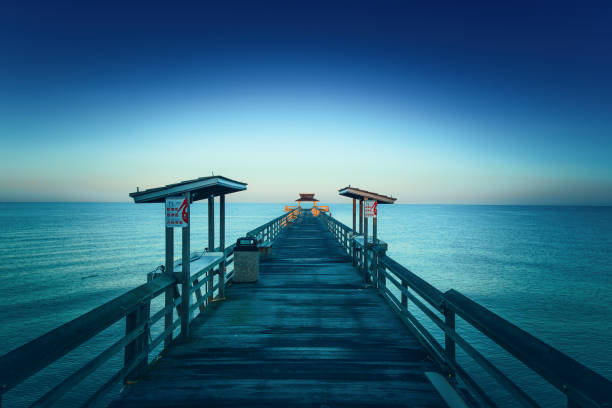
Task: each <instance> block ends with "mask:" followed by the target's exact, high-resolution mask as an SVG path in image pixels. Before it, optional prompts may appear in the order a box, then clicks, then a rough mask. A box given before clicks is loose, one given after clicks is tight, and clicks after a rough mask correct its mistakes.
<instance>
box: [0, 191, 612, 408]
mask: <svg viewBox="0 0 612 408" xmlns="http://www.w3.org/2000/svg"><path fill="white" fill-rule="evenodd" d="M282 208H283V204H239V203H228V204H227V210H226V213H227V221H226V223H227V227H226V229H227V239H226V242H228V243H232V242H234V241H235V240H236V238H238V237H239V236H241V235H244V233H245V232H246V231H248V230H250V229H252V228H255V227H257V226H259V225H261V224H263V223H265V222H267V221H269V220H271V219H272V218H274V217H276V216H278V215H280V214H281V213H282ZM351 209H352V207H351V205H350V204H335V205H334V204H332V205H331V210H332V213H333V215H334V216H335V217H336V218H338V219H339V220H340V221H342V222H343V223H345V224H346V225H349V226H350V223H351V222H352V221H351ZM206 213H207V207H206V204H205V203H202V204H200V203H196V204H195V205H194V206H193V207H192V220H193V222H192V250H198V249H203V248H204V247H205V246H206V245H207V243H206V240H207V227H206V221H207V220H206ZM216 214H217V215H218V211H216ZM215 225H216V227H217V228H218V220H216V222H215ZM378 231H379V237H380V238H381V239H383V240H385V241H387V242H388V244H389V251H388V255H390V256H391V257H392V258H394V259H395V260H397V261H398V262H400V263H401V264H403V265H404V266H406V267H407V268H409V269H410V270H412V271H413V272H415V273H416V274H418V275H419V276H421V277H423V278H424V279H426V280H427V281H429V282H430V283H432V284H433V285H434V286H436V287H437V288H438V289H440V290H442V291H445V290H448V289H450V288H454V289H457V290H459V291H460V292H462V293H464V294H465V295H467V296H469V297H470V298H472V299H474V300H476V301H478V302H479V303H481V304H482V305H484V306H486V307H488V308H490V309H491V310H493V311H494V312H496V313H498V314H499V315H501V316H502V317H504V318H506V319H508V320H510V321H512V322H513V323H515V324H517V325H518V326H519V327H521V328H523V329H525V330H527V331H529V332H530V333H532V334H534V335H536V336H537V337H539V338H541V339H542V340H544V341H546V342H548V343H550V344H551V345H553V346H554V347H556V348H558V349H559V350H561V351H563V352H564V353H566V354H568V355H569V356H571V357H573V358H575V359H577V360H579V361H580V362H582V363H584V364H586V365H587V366H588V367H590V368H592V369H594V370H595V371H597V372H599V373H600V374H602V375H604V376H605V377H607V378H609V379H612V357H611V356H610V350H611V349H612V341H611V340H610V338H612V319H611V317H612V251H611V248H612V207H531V206H527V207H521V206H448V205H392V206H381V207H380V209H379V220H378ZM163 234H164V229H163V208H162V206H161V205H158V204H149V205H135V204H131V203H27V204H22V203H10V204H8V203H7V204H0V315H1V316H2V319H1V320H0V353H1V354H4V353H5V352H7V351H10V350H11V349H13V348H15V347H17V346H19V345H21V344H23V343H25V342H27V341H29V340H31V339H33V338H36V337H37V336H40V335H42V334H44V333H45V332H47V331H48V330H51V329H53V328H55V327H57V326H58V325H60V324H62V323H64V322H66V321H68V320H70V319H72V318H75V317H77V316H79V315H81V314H82V313H84V312H86V311H88V310H90V309H92V308H93V307H95V306H98V305H100V304H102V303H104V302H105V301H108V300H110V299H112V298H114V297H116V296H117V295H119V294H121V293H123V292H125V291H127V290H129V289H132V288H134V287H135V286H137V285H140V284H142V283H144V282H146V273H147V272H149V271H151V270H152V269H154V268H155V267H156V266H157V265H159V264H161V263H162V261H163V250H164V238H163V237H164V235H163ZM178 241H179V240H178V235H177V242H178ZM217 244H218V240H217ZM177 249H178V246H177ZM428 327H430V328H432V329H434V332H435V328H434V327H433V325H428ZM122 330H124V328H123V327H122V326H121V325H115V326H113V327H111V328H109V329H108V330H107V331H105V332H103V333H102V334H101V335H100V336H97V337H96V338H94V339H92V340H91V341H89V342H87V343H86V344H85V345H84V346H83V347H81V348H80V349H77V350H75V351H74V352H72V353H70V354H68V355H67V356H66V357H65V358H63V359H61V360H60V361H58V363H56V364H54V365H52V366H51V367H49V368H48V369H45V370H43V371H42V372H41V373H40V374H39V375H36V376H35V377H33V378H32V379H31V380H30V381H28V382H26V383H24V384H23V385H21V386H19V387H17V388H16V389H15V390H13V391H11V392H10V393H8V394H7V395H5V396H4V398H3V403H5V404H6V405H3V406H8V407H11V406H25V405H27V403H28V402H29V401H32V400H33V399H35V397H36V396H40V395H41V393H42V392H43V391H44V389H45V387H48V386H49V385H50V384H54V383H56V382H57V378H59V377H61V375H64V374H65V373H68V372H71V371H73V370H74V369H75V367H78V366H79V365H82V363H83V362H84V361H85V358H86V357H87V356H88V355H91V353H92V352H95V351H97V350H102V349H103V348H104V347H107V346H108V345H109V344H110V342H111V341H112V340H113V339H114V340H116V339H117V338H118V337H117V336H118V335H119V333H121V332H122ZM458 330H459V331H460V332H461V333H462V334H464V335H465V336H466V337H468V338H469V339H470V340H471V341H472V342H473V343H474V344H475V345H476V346H477V348H478V349H479V350H480V351H481V352H483V354H485V355H487V356H488V357H490V358H491V359H492V361H494V362H495V363H496V364H498V365H499V367H500V368H501V369H502V370H503V371H504V372H506V373H508V374H510V375H512V376H513V377H515V378H518V379H519V380H518V383H519V384H520V385H523V386H525V387H526V388H527V389H529V390H530V391H532V392H533V393H534V394H535V395H536V396H537V398H538V399H539V401H541V402H542V403H543V404H544V405H545V406H550V407H553V406H561V405H563V400H562V399H561V398H560V396H559V394H558V393H556V392H555V391H554V390H553V389H551V388H550V387H549V386H547V385H545V384H544V383H542V382H541V381H539V380H538V378H537V376H535V375H533V374H532V373H531V372H530V371H529V370H528V369H526V368H524V367H522V366H521V365H520V364H518V363H516V362H514V361H513V360H512V359H511V358H509V356H508V355H507V354H506V353H505V352H504V351H503V350H500V349H499V348H498V347H497V346H496V345H494V344H492V343H491V342H490V341H488V340H487V339H486V338H484V337H483V336H480V335H479V334H478V333H475V332H474V331H473V330H470V328H469V327H467V325H465V324H463V322H461V321H459V322H458ZM436 333H437V332H436ZM436 335H437V336H438V337H440V333H437V334H436ZM120 357H121V356H118V357H117V358H115V359H113V360H111V361H110V362H109V363H108V364H107V365H106V366H104V367H102V368H101V370H100V372H99V373H98V374H97V375H96V376H93V378H90V379H88V380H86V381H85V382H83V383H82V384H81V385H80V386H79V387H77V388H76V389H75V390H74V392H73V393H71V394H69V395H68V396H67V397H66V398H65V399H64V400H62V404H63V405H65V406H70V405H76V404H77V403H78V402H79V401H82V398H83V396H84V395H87V394H88V393H90V392H91V389H93V387H95V385H96V383H100V382H101V381H102V380H103V379H104V378H105V376H109V375H110V374H112V372H113V370H114V369H116V368H117V367H119V366H120V364H121V358H120ZM458 357H459V359H460V360H462V361H464V362H465V363H466V367H468V368H469V371H470V372H471V373H473V374H474V376H475V377H476V378H478V379H479V381H480V382H481V384H483V385H484V386H485V388H490V389H496V388H497V387H495V386H494V383H493V382H492V381H491V380H490V379H488V378H487V377H486V376H485V375H484V374H483V373H481V372H480V371H479V370H478V369H477V367H475V366H474V365H473V364H470V362H469V359H468V358H467V357H465V356H463V355H462V354H460V353H459V354H458ZM47 389H48V388H47ZM494 392H495V396H496V398H497V399H498V400H499V401H500V403H501V404H502V405H504V406H512V404H510V403H509V402H508V399H507V396H506V395H505V394H504V393H503V392H501V391H494ZM611 392H612V390H611Z"/></svg>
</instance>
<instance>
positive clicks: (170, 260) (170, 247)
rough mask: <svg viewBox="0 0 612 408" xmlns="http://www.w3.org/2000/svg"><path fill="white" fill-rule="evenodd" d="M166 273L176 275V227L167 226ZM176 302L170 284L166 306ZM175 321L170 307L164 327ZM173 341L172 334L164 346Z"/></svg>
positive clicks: (171, 275) (166, 294) (166, 339)
mask: <svg viewBox="0 0 612 408" xmlns="http://www.w3.org/2000/svg"><path fill="white" fill-rule="evenodd" d="M164 270H165V273H166V274H167V275H168V276H170V277H174V228H172V227H166V265H165V268H164ZM173 303H174V285H172V286H169V287H168V288H167V289H166V293H165V306H166V307H169V306H170V305H172V304H173ZM173 322H174V310H173V309H171V308H170V310H169V311H167V312H166V315H165V317H164V329H165V330H168V329H169V328H170V327H171V326H172V323H173ZM171 343H172V336H168V337H166V338H165V339H164V348H166V347H168V346H170V344H171Z"/></svg>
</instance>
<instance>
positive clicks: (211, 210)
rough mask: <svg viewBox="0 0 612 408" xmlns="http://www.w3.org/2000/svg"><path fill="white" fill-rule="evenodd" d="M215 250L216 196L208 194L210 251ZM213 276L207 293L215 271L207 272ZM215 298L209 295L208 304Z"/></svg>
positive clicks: (207, 288) (207, 289) (207, 275)
mask: <svg viewBox="0 0 612 408" xmlns="http://www.w3.org/2000/svg"><path fill="white" fill-rule="evenodd" d="M214 250H215V196H214V195H212V194H211V195H209V196H208V251H209V252H213V251H214ZM209 276H212V277H213V278H212V279H209V280H208V281H207V282H206V293H208V292H209V291H210V290H211V289H212V287H213V286H214V280H215V279H214V272H213V271H212V270H211V271H209V272H207V273H206V277H209ZM212 298H213V295H212V293H211V294H210V296H208V299H207V301H206V304H208V303H209V302H210V301H211V300H212Z"/></svg>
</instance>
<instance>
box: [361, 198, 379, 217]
mask: <svg viewBox="0 0 612 408" xmlns="http://www.w3.org/2000/svg"><path fill="white" fill-rule="evenodd" d="M377 204H378V203H377V202H376V200H365V201H364V202H363V210H364V214H365V216H366V217H367V218H376V205H377Z"/></svg>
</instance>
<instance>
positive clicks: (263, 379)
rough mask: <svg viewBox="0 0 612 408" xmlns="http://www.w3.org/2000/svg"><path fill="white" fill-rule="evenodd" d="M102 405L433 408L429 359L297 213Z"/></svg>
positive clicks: (435, 397)
mask: <svg viewBox="0 0 612 408" xmlns="http://www.w3.org/2000/svg"><path fill="white" fill-rule="evenodd" d="M226 296H227V300H225V301H224V302H216V303H215V304H214V305H213V306H212V308H211V310H210V312H209V313H207V314H205V315H202V316H200V317H199V318H197V319H196V320H195V321H194V322H193V326H192V332H191V336H192V338H191V340H190V341H189V342H187V343H184V344H178V345H176V346H175V347H172V348H171V349H170V350H169V351H168V352H167V353H166V354H164V356H163V358H162V359H161V360H160V361H159V363H157V364H156V365H155V366H154V367H153V368H152V369H151V370H150V371H149V372H148V373H147V374H146V375H145V376H144V377H143V379H142V380H141V381H139V382H138V383H137V384H135V385H132V386H130V387H129V389H128V390H127V392H126V393H125V395H124V396H123V398H121V399H120V400H118V401H116V402H115V403H113V404H112V407H166V406H183V407H196V406H198V407H199V406H214V407H253V406H257V407H260V406H261V407H273V406H278V407H325V406H329V407H377V406H381V404H383V403H384V406H386V407H406V406H419V407H445V406H446V405H445V403H444V402H443V401H442V399H441V398H440V396H439V394H438V393H437V391H436V390H435V389H434V387H433V386H432V384H431V383H430V382H429V380H428V379H427V378H426V376H425V372H426V371H434V370H435V366H434V364H433V361H432V360H431V359H429V358H428V356H427V353H426V352H425V350H424V349H423V348H422V347H421V345H420V343H419V342H418V340H417V339H416V338H415V337H414V336H413V335H412V334H411V333H410V332H409V330H408V329H407V328H406V326H404V325H403V324H402V322H401V320H400V319H398V318H397V317H396V316H395V315H393V314H392V313H389V308H388V306H387V305H386V304H385V302H384V301H383V300H382V299H381V297H380V296H379V295H378V294H377V292H376V291H373V290H364V289H363V286H362V278H361V277H360V276H359V275H358V274H357V272H356V270H355V269H354V268H353V267H352V264H351V258H350V257H349V256H348V255H347V254H346V252H345V251H343V249H342V248H341V247H340V246H339V245H338V244H337V242H336V241H335V239H334V237H333V236H332V235H331V234H330V233H329V232H328V231H327V228H325V226H324V224H323V223H322V222H321V221H320V220H319V219H317V218H315V217H313V216H312V215H310V214H309V213H306V214H305V215H304V216H302V218H301V220H300V221H299V222H297V223H296V225H294V226H293V227H291V228H288V229H286V230H284V231H283V232H282V233H281V234H279V236H278V237H276V240H275V241H274V245H273V253H272V255H271V256H270V257H268V258H267V259H266V260H265V261H263V262H262V263H261V266H260V278H259V280H258V281H257V283H254V284H235V285H233V286H231V288H229V289H228V290H227V292H226Z"/></svg>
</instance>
